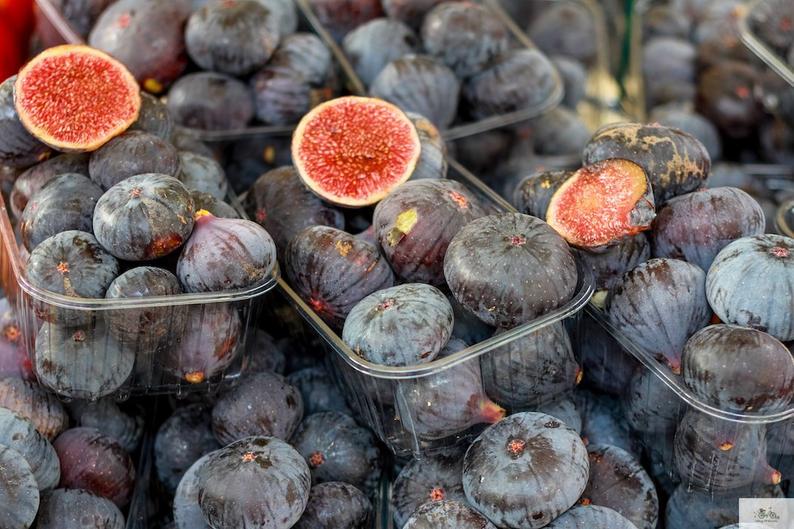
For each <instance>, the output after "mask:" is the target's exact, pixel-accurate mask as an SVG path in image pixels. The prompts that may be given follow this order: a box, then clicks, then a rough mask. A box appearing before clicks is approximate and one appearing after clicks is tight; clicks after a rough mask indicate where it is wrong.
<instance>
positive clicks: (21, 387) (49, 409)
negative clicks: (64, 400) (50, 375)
mask: <svg viewBox="0 0 794 529" xmlns="http://www.w3.org/2000/svg"><path fill="white" fill-rule="evenodd" d="M0 408H5V409H7V410H10V411H12V412H14V413H15V414H17V415H19V416H20V417H23V418H24V419H27V420H28V421H30V422H31V423H32V424H33V426H35V427H36V430H38V432H39V433H40V434H41V435H43V436H44V437H45V438H46V439H47V440H49V441H52V440H54V439H55V438H56V437H58V434H60V433H61V432H63V431H64V430H65V429H66V428H67V427H68V426H69V416H68V415H67V414H66V410H65V409H64V407H63V405H62V404H61V401H60V400H58V398H57V397H55V395H53V394H52V393H49V392H48V391H45V390H44V389H43V388H42V387H41V386H39V385H38V384H37V383H35V382H30V381H27V380H22V379H21V378H15V377H3V376H1V375H0Z"/></svg>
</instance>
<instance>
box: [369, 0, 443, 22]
mask: <svg viewBox="0 0 794 529" xmlns="http://www.w3.org/2000/svg"><path fill="white" fill-rule="evenodd" d="M443 1H444V0H381V4H383V10H384V11H386V15H387V16H388V17H389V18H395V19H397V20H400V21H402V22H405V23H406V24H408V25H409V26H411V27H412V28H417V27H419V26H421V25H422V20H423V19H424V17H425V15H426V14H427V12H428V11H430V10H431V9H433V8H434V7H435V6H436V5H437V4H440V3H441V2H443Z"/></svg>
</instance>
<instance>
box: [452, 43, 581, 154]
mask: <svg viewBox="0 0 794 529" xmlns="http://www.w3.org/2000/svg"><path fill="white" fill-rule="evenodd" d="M559 85H560V79H559V74H558V73H557V71H556V70H555V69H554V65H553V64H552V63H551V61H549V59H547V58H546V56H545V55H543V53H541V52H540V51H539V50H536V49H529V48H521V49H517V50H510V51H507V52H504V53H501V54H500V55H499V56H497V57H496V58H495V60H494V62H493V63H492V64H491V66H490V67H488V69H485V70H483V71H481V72H479V73H475V74H474V75H472V76H471V77H469V78H468V79H466V82H465V84H464V85H463V98H464V100H465V101H466V104H467V109H468V111H469V114H470V115H471V116H472V117H473V118H475V119H485V118H489V117H492V116H499V115H502V114H509V113H511V112H518V111H520V110H529V109H536V108H538V107H541V106H543V105H544V104H546V103H547V102H548V101H550V100H551V99H552V97H553V96H554V93H555V92H556V91H559ZM569 139H570V138H569ZM584 143H585V142H584V141H583V142H582V145H584Z"/></svg>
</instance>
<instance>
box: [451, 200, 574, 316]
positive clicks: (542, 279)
mask: <svg viewBox="0 0 794 529" xmlns="http://www.w3.org/2000/svg"><path fill="white" fill-rule="evenodd" d="M531 263H538V264H537V265H535V264H531ZM444 276H445V277H446V280H447V283H448V284H449V288H450V290H451V291H452V294H453V295H454V296H455V299H457V300H458V302H460V304H461V305H463V306H464V307H466V308H467V309H468V310H469V311H470V312H472V313H474V314H475V315H476V316H477V317H478V318H480V319H481V320H482V321H484V322H485V323H487V324H489V325H493V326H496V327H505V328H511V327H515V326H516V325H519V324H521V323H525V322H527V321H530V320H532V319H534V318H536V317H537V316H540V315H542V314H545V313H546V312H549V311H552V310H554V309H557V308H559V307H560V306H561V305H563V304H564V303H566V302H567V301H568V300H570V299H571V297H573V294H574V292H575V290H576V279H577V272H576V263H575V261H574V258H573V255H572V254H571V251H570V249H569V248H568V244H567V243H566V242H565V240H564V239H563V238H562V237H560V236H559V235H558V234H557V232H555V231H554V230H553V229H551V228H550V227H549V226H548V225H547V224H546V223H545V222H543V221H542V220H540V219H537V218H535V217H530V216H529V215H522V214H520V213H503V214H499V215H490V216H487V217H482V218H479V219H477V220H475V221H472V222H470V223H469V224H467V225H466V226H464V227H463V229H461V230H460V231H459V232H458V234H457V235H456V236H455V237H454V238H453V239H452V242H451V243H450V245H449V248H448V249H447V254H446V256H445V258H444ZM505 285H509V288H506V287H505Z"/></svg>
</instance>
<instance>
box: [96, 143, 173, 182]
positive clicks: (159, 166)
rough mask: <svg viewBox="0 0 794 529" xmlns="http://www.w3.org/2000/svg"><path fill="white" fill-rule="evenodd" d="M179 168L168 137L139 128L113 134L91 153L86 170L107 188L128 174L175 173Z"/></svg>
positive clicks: (171, 174)
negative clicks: (110, 138) (163, 137)
mask: <svg viewBox="0 0 794 529" xmlns="http://www.w3.org/2000/svg"><path fill="white" fill-rule="evenodd" d="M179 168H180V161H179V154H178V152H177V150H176V147H174V146H173V145H171V144H170V143H169V142H168V141H166V140H164V139H162V138H160V137H159V136H155V135H154V134H149V133H147V132H142V131H129V132H125V133H124V134H121V135H120V136H116V137H115V138H113V139H112V140H110V141H109V142H107V143H106V144H105V145H103V146H102V147H100V148H99V149H97V150H96V151H94V152H93V153H91V160H90V161H89V162H88V172H89V175H90V176H91V180H93V181H94V182H95V183H96V184H97V185H98V186H100V187H101V188H102V190H104V191H107V190H108V189H110V188H111V187H113V186H114V185H116V184H118V183H119V182H121V181H122V180H125V179H127V178H129V177H131V176H135V175H139V174H145V173H157V174H164V175H168V176H174V177H176V176H178V175H179Z"/></svg>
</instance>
